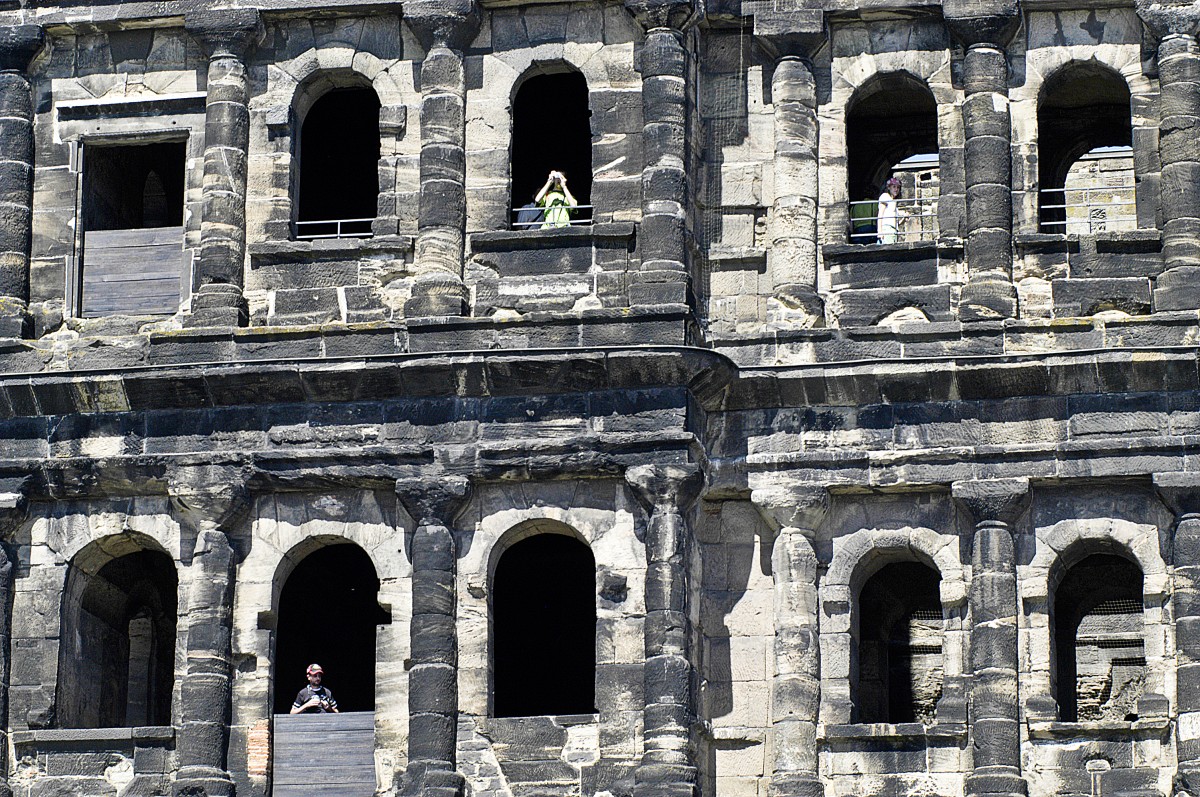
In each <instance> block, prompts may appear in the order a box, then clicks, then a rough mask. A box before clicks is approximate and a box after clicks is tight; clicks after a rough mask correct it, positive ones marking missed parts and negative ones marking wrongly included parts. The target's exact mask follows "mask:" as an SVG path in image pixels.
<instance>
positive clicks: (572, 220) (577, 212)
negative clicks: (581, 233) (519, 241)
mask: <svg viewBox="0 0 1200 797" xmlns="http://www.w3.org/2000/svg"><path fill="white" fill-rule="evenodd" d="M559 208H565V209H566V210H567V211H568V212H569V217H568V219H569V220H568V222H567V224H557V223H555V222H554V221H547V220H546V211H548V210H549V211H557V210H559ZM511 223H512V228H513V229H514V230H536V229H545V230H553V229H556V228H558V227H565V226H568V225H569V226H572V227H579V226H582V225H587V224H591V223H592V206H591V205H575V206H574V207H567V206H565V205H562V206H557V207H553V208H539V207H523V208H516V209H514V210H513V211H512V222H511Z"/></svg>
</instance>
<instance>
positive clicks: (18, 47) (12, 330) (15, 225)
mask: <svg viewBox="0 0 1200 797" xmlns="http://www.w3.org/2000/svg"><path fill="white" fill-rule="evenodd" d="M42 37H43V34H42V29H41V27H40V26H38V25H15V26H12V27H0V337H5V338H19V337H23V336H24V335H25V334H26V332H27V331H28V326H29V325H28V318H29V317H28V313H27V312H26V308H27V305H28V303H29V255H30V246H31V244H32V242H33V93H32V87H31V86H30V83H29V77H28V75H27V74H26V69H27V68H28V67H29V62H30V60H31V59H32V58H33V56H34V55H36V54H37V51H38V50H40V49H41V47H42Z"/></svg>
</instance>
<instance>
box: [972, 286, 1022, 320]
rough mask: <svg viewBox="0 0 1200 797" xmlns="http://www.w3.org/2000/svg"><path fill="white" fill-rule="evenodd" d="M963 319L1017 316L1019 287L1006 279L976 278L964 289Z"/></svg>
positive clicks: (993, 318) (995, 318)
mask: <svg viewBox="0 0 1200 797" xmlns="http://www.w3.org/2000/svg"><path fill="white" fill-rule="evenodd" d="M958 317H959V320H961V321H998V320H1000V319H1002V318H1016V317H1017V289H1016V288H1015V287H1014V286H1013V284H1012V283H1011V282H1009V281H1008V280H1005V279H987V278H982V279H975V280H972V281H970V282H968V283H967V284H966V285H965V286H963V289H962V296H961V298H960V299H959V302H958Z"/></svg>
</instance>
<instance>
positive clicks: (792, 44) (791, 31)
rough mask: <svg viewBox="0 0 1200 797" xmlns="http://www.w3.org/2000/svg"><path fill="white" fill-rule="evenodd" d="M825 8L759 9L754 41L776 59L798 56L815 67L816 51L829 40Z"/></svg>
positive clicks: (755, 18)
mask: <svg viewBox="0 0 1200 797" xmlns="http://www.w3.org/2000/svg"><path fill="white" fill-rule="evenodd" d="M827 37H828V32H827V31H826V30H825V12H824V11H822V10H821V9H819V8H802V9H801V8H797V9H789V10H787V11H759V12H758V13H756V14H755V15H754V41H755V42H757V43H758V44H759V46H761V47H762V48H763V50H765V51H766V52H767V53H768V54H769V55H770V56H771V57H772V58H774V59H776V60H791V59H796V60H799V61H802V62H803V63H804V64H805V66H807V67H809V68H810V69H811V64H812V57H813V54H814V53H815V52H816V51H817V50H819V49H820V48H821V46H822V45H824V44H825V42H826V40H827Z"/></svg>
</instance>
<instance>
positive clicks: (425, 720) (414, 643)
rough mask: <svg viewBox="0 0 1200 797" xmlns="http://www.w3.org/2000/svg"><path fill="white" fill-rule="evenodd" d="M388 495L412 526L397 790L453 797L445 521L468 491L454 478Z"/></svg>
mask: <svg viewBox="0 0 1200 797" xmlns="http://www.w3.org/2000/svg"><path fill="white" fill-rule="evenodd" d="M396 495H397V496H398V497H399V499H400V503H401V504H403V505H404V508H405V509H406V510H407V511H408V514H409V515H410V516H411V517H412V519H413V521H414V522H415V523H416V524H417V527H416V530H415V531H414V532H413V537H412V548H411V549H410V554H411V558H412V620H411V624H410V626H409V637H410V640H411V642H410V645H411V650H410V651H409V657H410V659H411V660H412V668H411V669H410V670H409V673H408V768H407V769H406V770H405V772H404V775H403V780H402V782H400V783H398V784H397V791H398V792H399V793H401V794H404V795H414V796H415V795H421V797H456V795H461V794H462V792H463V788H464V786H465V780H464V778H463V776H462V775H461V774H460V773H459V772H458V770H457V760H456V748H457V736H458V631H457V618H456V616H455V610H456V606H457V603H458V601H457V596H456V590H455V575H456V571H457V556H456V551H455V545H454V535H453V534H452V533H451V531H450V529H449V527H448V524H449V523H450V522H451V521H452V520H453V518H454V516H455V515H456V514H457V513H458V511H460V510H461V509H462V506H463V504H464V503H465V502H466V500H467V498H468V496H469V495H470V482H468V481H467V480H466V479H464V478H462V477H449V476H443V477H442V478H440V479H418V480H413V481H411V482H408V481H402V482H397V484H396Z"/></svg>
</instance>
